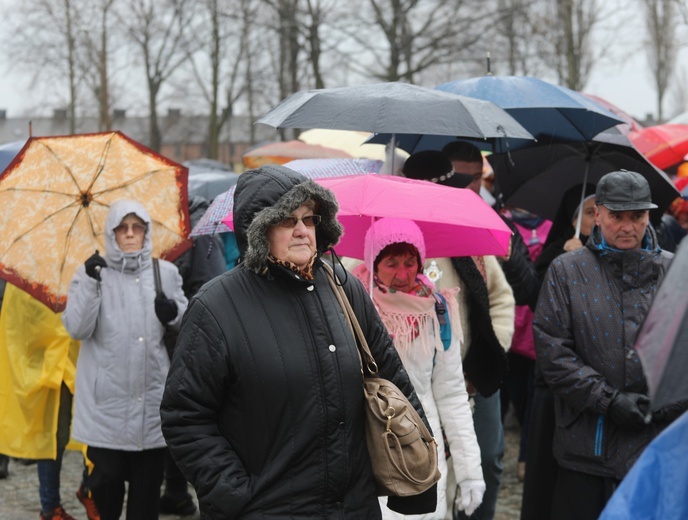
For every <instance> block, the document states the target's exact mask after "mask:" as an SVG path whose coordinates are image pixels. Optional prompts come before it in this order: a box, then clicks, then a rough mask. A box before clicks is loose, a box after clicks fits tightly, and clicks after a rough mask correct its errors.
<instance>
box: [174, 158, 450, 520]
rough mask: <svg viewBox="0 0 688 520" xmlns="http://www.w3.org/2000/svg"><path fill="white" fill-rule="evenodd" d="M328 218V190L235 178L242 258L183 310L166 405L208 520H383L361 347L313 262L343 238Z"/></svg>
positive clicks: (423, 505) (367, 308) (293, 176)
mask: <svg viewBox="0 0 688 520" xmlns="http://www.w3.org/2000/svg"><path fill="white" fill-rule="evenodd" d="M337 209H338V206H337V203H336V201H335V199H334V197H333V195H332V193H331V192H329V191H328V190H326V189H324V188H322V187H321V186H319V185H317V184H316V183H314V182H313V181H310V180H307V179H306V178H304V177H303V176H301V175H300V174H298V173H296V172H294V171H292V170H289V169H288V168H284V167H281V166H273V165H269V166H263V167H261V168H258V169H257V170H253V171H249V172H246V173H244V174H243V175H242V176H241V178H240V179H239V182H238V184H237V188H236V193H235V197H234V228H235V233H236V237H237V243H238V245H239V249H240V251H241V255H242V259H243V261H242V263H240V264H239V265H238V266H237V267H236V268H234V269H232V270H231V271H229V272H227V273H224V274H223V275H221V276H219V277H217V278H215V279H214V280H212V281H210V282H209V283H207V284H206V285H205V286H204V287H203V288H201V290H200V291H199V293H198V294H197V295H196V297H195V298H194V299H193V300H192V302H191V304H190V305H189V309H188V312H187V313H186V315H185V316H184V321H183V323H182V329H181V333H180V336H179V341H178V343H177V351H176V352H175V357H174V360H173V363H172V367H171V369H170V373H169V377H168V380H167V386H166V389H165V395H164V398H163V402H162V407H161V415H162V423H163V433H164V435H165V438H166V440H167V442H168V444H169V447H170V451H171V453H172V456H173V458H174V459H175V461H176V462H177V464H178V465H179V468H180V469H181V470H182V472H183V473H184V474H185V475H186V477H187V478H188V479H189V481H190V482H191V483H192V484H193V486H194V488H195V490H196V493H197V495H198V498H199V504H200V509H201V516H202V518H204V519H223V520H226V519H233V518H241V519H261V520H270V519H275V520H276V519H284V518H294V519H296V518H299V519H307V518H319V519H328V518H332V519H335V518H336V519H364V518H365V519H375V518H380V509H379V505H378V504H379V502H378V499H377V497H376V493H375V483H374V481H373V475H372V470H371V465H370V459H369V456H368V452H367V448H366V441H365V436H364V409H363V406H364V402H363V394H362V379H361V377H362V376H361V368H360V364H359V358H358V353H357V348H356V344H355V342H354V339H353V336H352V335H351V332H350V329H349V327H348V325H347V322H346V320H345V317H344V314H343V313H342V311H341V308H340V307H339V305H338V303H337V300H336V298H335V295H334V293H333V291H332V289H331V287H330V285H329V282H328V279H327V274H326V272H325V271H324V269H323V268H322V260H321V255H322V254H323V253H324V252H325V251H326V250H327V249H329V248H330V247H331V246H333V245H334V244H336V243H337V241H338V240H339V237H340V236H341V234H342V229H341V227H340V225H339V223H338V222H337V220H336V213H337ZM311 215H316V217H315V219H312V218H310V216H311ZM317 216H319V217H320V222H319V223H318V222H317V220H318V218H317ZM293 217H296V219H294V218H293ZM313 220H315V222H313ZM285 237H286V238H285ZM283 239H284V240H286V242H285V241H283ZM295 245H296V246H297V247H295V248H293V249H292V246H295ZM281 246H284V248H282V249H281ZM306 246H309V247H310V248H311V250H310V251H311V253H309V254H308V255H307V256H305V257H304V253H303V251H304V249H303V248H304V247H306ZM304 258H305V260H304ZM337 274H338V277H339V278H340V280H342V281H343V285H344V289H345V291H346V294H347V296H348V298H349V300H350V301H351V303H352V306H353V308H354V311H355V313H356V316H357V318H358V320H359V322H360V324H361V327H362V329H363V331H364V333H365V334H366V338H367V340H368V343H369V346H370V349H371V351H372V353H373V355H374V357H375V358H376V361H377V363H378V365H379V368H380V372H381V375H382V376H383V377H386V378H388V379H390V380H392V381H393V382H394V383H396V384H397V386H399V388H401V389H402V391H404V393H405V394H406V395H407V396H408V397H409V399H410V400H411V402H412V403H413V405H414V407H415V408H416V409H417V410H418V411H419V412H420V413H421V416H422V417H423V419H424V420H425V415H424V414H423V411H422V408H421V405H420V402H419V401H418V398H417V396H416V394H415V392H414V390H413V386H412V385H411V383H410V381H409V378H408V375H407V374H406V372H405V371H404V369H403V366H402V364H401V361H400V359H399V357H398V355H397V353H396V350H395V349H394V346H393V343H392V341H391V339H390V338H389V336H388V334H387V332H386V329H385V326H384V325H383V324H382V322H381V321H380V318H379V316H378V315H377V312H376V311H375V309H374V307H373V305H372V303H371V301H370V299H369V298H368V296H367V295H366V292H365V289H364V287H363V286H362V284H361V283H360V282H359V281H358V280H357V279H356V278H355V277H354V276H351V275H349V274H348V273H346V272H345V271H344V270H343V269H340V268H338V269H337ZM435 503H436V486H433V487H432V488H431V489H430V490H428V491H426V492H425V493H423V494H422V495H418V496H415V497H408V498H403V499H402V498H390V499H389V502H388V506H389V507H390V508H392V509H395V510H397V511H399V512H402V513H422V512H428V511H433V510H434V509H435Z"/></svg>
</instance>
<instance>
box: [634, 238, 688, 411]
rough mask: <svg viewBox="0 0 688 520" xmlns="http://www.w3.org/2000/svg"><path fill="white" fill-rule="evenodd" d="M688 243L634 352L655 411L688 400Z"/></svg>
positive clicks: (681, 248)
mask: <svg viewBox="0 0 688 520" xmlns="http://www.w3.org/2000/svg"><path fill="white" fill-rule="evenodd" d="M687 272H688V242H686V241H685V240H684V241H683V242H681V245H680V246H679V248H678V251H677V253H676V256H675V257H674V259H673V260H672V262H671V266H670V267H669V271H668V272H667V274H666V275H665V277H664V280H663V281H662V285H661V286H660V287H659V289H658V290H657V294H656V295H655V299H654V301H653V302H652V306H651V307H650V311H649V312H648V314H647V317H646V318H645V322H644V323H643V326H642V327H641V329H640V332H639V333H638V338H637V340H636V343H635V349H636V351H637V352H638V356H639V357H640V361H641V363H642V364H643V370H644V371H645V377H646V378H647V383H648V386H649V387H650V398H651V400H652V409H653V410H656V409H658V408H661V407H662V406H665V405H668V404H672V403H676V402H678V401H684V400H686V399H688V377H686V368H688V276H686V273H687Z"/></svg>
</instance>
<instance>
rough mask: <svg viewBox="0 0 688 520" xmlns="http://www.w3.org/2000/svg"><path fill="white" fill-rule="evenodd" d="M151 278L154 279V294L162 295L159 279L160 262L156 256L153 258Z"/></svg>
mask: <svg viewBox="0 0 688 520" xmlns="http://www.w3.org/2000/svg"><path fill="white" fill-rule="evenodd" d="M153 279H154V280H155V296H157V297H158V298H159V297H161V296H164V294H163V292H162V282H161V281H160V264H159V262H158V259H157V258H153Z"/></svg>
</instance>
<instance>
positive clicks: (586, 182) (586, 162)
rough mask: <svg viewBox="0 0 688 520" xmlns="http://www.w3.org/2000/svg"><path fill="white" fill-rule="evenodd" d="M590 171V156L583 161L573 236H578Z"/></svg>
mask: <svg viewBox="0 0 688 520" xmlns="http://www.w3.org/2000/svg"><path fill="white" fill-rule="evenodd" d="M589 171H590V158H589V157H588V160H586V161H585V174H584V175H583V187H582V188H581V198H580V204H579V205H578V218H576V233H575V234H574V235H573V236H574V238H580V228H581V221H582V220H583V203H584V202H585V186H586V185H587V184H588V172H589Z"/></svg>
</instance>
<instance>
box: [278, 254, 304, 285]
mask: <svg viewBox="0 0 688 520" xmlns="http://www.w3.org/2000/svg"><path fill="white" fill-rule="evenodd" d="M315 257H316V255H313V256H312V257H311V259H310V261H309V262H308V265H307V266H306V267H305V269H301V268H299V267H298V266H297V265H296V264H294V263H293V262H290V261H289V260H280V259H278V258H275V257H274V256H272V254H268V262H269V263H271V264H275V265H281V266H282V267H284V268H285V269H289V270H290V271H292V272H294V273H296V274H298V275H299V276H300V277H301V278H303V279H304V280H307V281H309V282H310V281H312V280H313V264H314V263H315Z"/></svg>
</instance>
